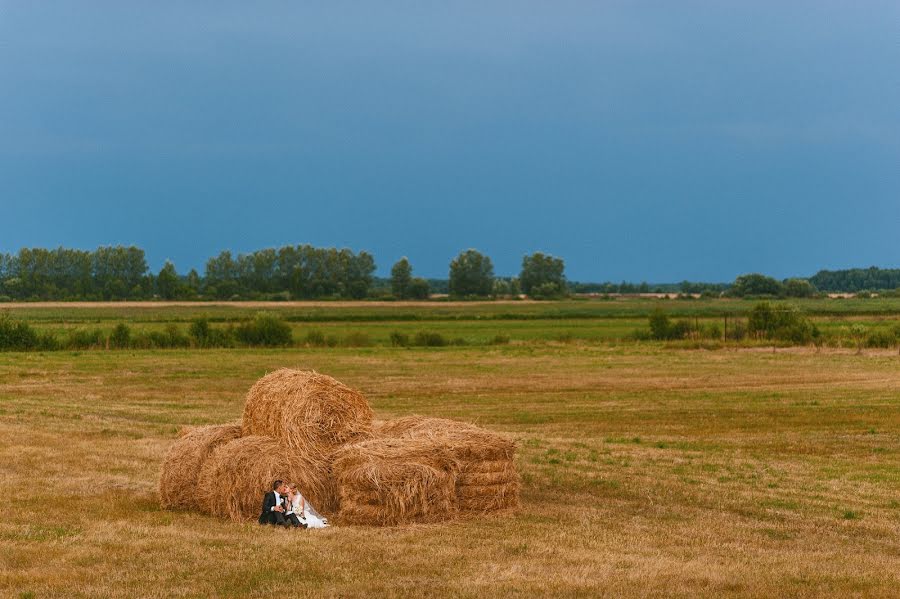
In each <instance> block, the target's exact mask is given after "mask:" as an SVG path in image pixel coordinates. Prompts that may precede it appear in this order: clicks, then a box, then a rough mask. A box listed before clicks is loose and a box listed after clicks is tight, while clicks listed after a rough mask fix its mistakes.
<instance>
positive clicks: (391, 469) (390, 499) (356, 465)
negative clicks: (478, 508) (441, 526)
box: [334, 438, 459, 526]
mask: <svg viewBox="0 0 900 599" xmlns="http://www.w3.org/2000/svg"><path fill="white" fill-rule="evenodd" d="M458 472H459V462H458V461H457V460H456V459H455V458H454V457H453V455H452V454H451V453H450V452H449V451H447V450H446V448H444V447H442V446H440V445H435V444H434V443H433V442H431V441H429V440H427V439H423V440H416V439H403V440H397V439H385V438H380V439H372V440H369V441H363V442H360V443H355V444H352V445H348V446H346V447H343V448H341V449H340V450H339V451H338V452H337V454H336V456H335V460H334V473H335V478H336V480H337V484H338V487H339V489H340V491H339V492H340V504H341V511H340V514H339V518H340V521H342V522H345V523H349V524H368V525H378V526H387V525H394V524H405V523H410V522H438V521H441V520H446V519H449V518H452V517H453V516H454V515H455V513H456V505H455V504H456V501H455V499H456V492H455V488H456V477H457V473H458Z"/></svg>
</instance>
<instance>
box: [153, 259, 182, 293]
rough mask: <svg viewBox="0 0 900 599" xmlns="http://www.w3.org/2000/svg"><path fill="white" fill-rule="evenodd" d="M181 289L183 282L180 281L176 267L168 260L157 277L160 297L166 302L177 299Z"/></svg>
mask: <svg viewBox="0 0 900 599" xmlns="http://www.w3.org/2000/svg"><path fill="white" fill-rule="evenodd" d="M180 287H181V281H179V280H178V273H177V272H175V265H174V264H172V263H171V262H169V261H168V260H166V263H165V264H164V265H163V267H162V268H161V269H160V271H159V274H158V275H157V276H156V290H157V291H158V292H159V296H160V297H161V298H163V299H165V300H171V299H175V298H176V297H178V295H179V288H180Z"/></svg>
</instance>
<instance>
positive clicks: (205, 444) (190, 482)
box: [159, 423, 241, 509]
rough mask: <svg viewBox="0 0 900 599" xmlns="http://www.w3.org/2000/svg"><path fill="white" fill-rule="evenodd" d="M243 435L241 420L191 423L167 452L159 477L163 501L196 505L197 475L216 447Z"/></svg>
mask: <svg viewBox="0 0 900 599" xmlns="http://www.w3.org/2000/svg"><path fill="white" fill-rule="evenodd" d="M240 436H241V425H240V423H232V424H219V425H214V426H200V427H192V428H190V429H189V430H186V431H183V432H182V433H181V434H180V438H179V439H178V440H177V441H175V443H174V444H173V445H172V447H170V448H169V452H168V454H167V455H166V458H165V460H164V461H163V465H162V472H161V473H160V477H159V499H160V504H161V505H162V507H163V508H166V509H193V508H197V507H199V505H198V502H197V493H196V486H197V477H198V474H199V473H200V469H201V468H202V467H203V464H204V463H205V462H206V460H207V458H208V457H209V455H210V454H211V453H212V452H213V450H214V449H215V448H216V447H218V446H220V445H222V444H224V443H228V442H229V441H231V440H233V439H237V438H238V437H240Z"/></svg>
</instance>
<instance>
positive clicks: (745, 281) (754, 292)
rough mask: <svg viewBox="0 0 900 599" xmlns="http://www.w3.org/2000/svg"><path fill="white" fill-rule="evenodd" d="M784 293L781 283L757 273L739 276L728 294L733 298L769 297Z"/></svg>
mask: <svg viewBox="0 0 900 599" xmlns="http://www.w3.org/2000/svg"><path fill="white" fill-rule="evenodd" d="M783 292H784V288H783V286H782V284H781V282H779V281H777V280H776V279H773V278H772V277H767V276H765V275H761V274H758V273H752V274H747V275H741V276H739V277H738V278H736V279H735V280H734V283H732V285H731V289H730V290H729V294H730V295H733V296H735V297H745V296H748V295H750V296H761V295H771V296H779V295H781V294H782V293H783Z"/></svg>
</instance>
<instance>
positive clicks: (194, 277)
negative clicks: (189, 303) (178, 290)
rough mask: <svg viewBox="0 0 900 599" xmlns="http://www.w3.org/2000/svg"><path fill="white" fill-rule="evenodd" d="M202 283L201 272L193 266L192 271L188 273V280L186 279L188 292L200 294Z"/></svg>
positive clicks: (195, 294) (193, 294) (194, 294)
mask: <svg viewBox="0 0 900 599" xmlns="http://www.w3.org/2000/svg"><path fill="white" fill-rule="evenodd" d="M201 284H202V281H201V280H200V274H199V273H198V272H197V270H196V269H195V268H192V269H191V272H189V273H188V274H187V280H186V281H185V286H186V287H187V290H188V292H189V293H190V294H191V295H192V296H197V295H200V286H201Z"/></svg>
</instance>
